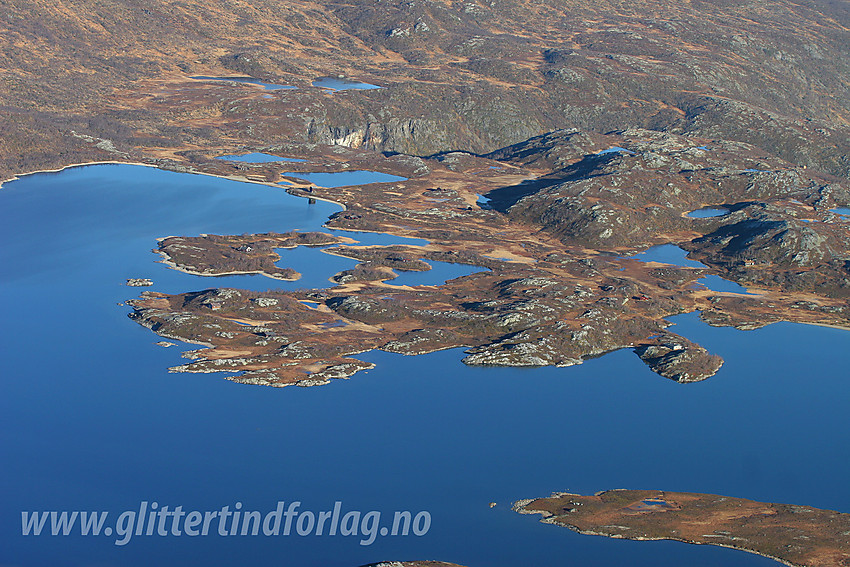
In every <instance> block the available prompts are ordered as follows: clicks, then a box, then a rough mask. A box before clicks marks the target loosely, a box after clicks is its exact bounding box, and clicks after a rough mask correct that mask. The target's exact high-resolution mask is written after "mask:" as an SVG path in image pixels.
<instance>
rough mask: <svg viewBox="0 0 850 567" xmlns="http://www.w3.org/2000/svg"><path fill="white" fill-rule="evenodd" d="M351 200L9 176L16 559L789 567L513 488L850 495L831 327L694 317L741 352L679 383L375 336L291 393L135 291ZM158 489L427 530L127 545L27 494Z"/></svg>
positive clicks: (843, 389) (630, 365)
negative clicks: (524, 503) (532, 502)
mask: <svg viewBox="0 0 850 567" xmlns="http://www.w3.org/2000/svg"><path fill="white" fill-rule="evenodd" d="M337 210H339V207H337V206H334V205H331V204H328V203H321V202H320V203H317V204H316V205H313V206H309V205H307V203H306V201H305V200H303V199H298V198H296V197H292V196H289V195H287V194H285V192H284V191H282V190H280V189H276V188H274V187H268V186H265V185H259V184H246V183H238V182H235V181H230V180H225V179H218V178H212V177H205V176H192V175H187V174H177V173H171V172H164V171H159V170H155V169H150V168H140V167H134V166H93V167H87V168H79V169H73V170H68V171H65V172H63V173H61V174H57V175H53V176H48V175H45V176H42V175H35V176H30V177H26V178H22V179H21V180H19V181H14V182H10V183H9V184H8V185H5V186H4V187H3V189H2V190H0V217H2V218H0V220H2V222H0V237H1V238H2V239H3V242H4V246H2V247H0V265H2V266H3V271H2V273H0V310H2V313H3V317H4V318H5V320H6V321H10V322H14V324H13V325H3V326H0V341H2V343H1V344H2V345H3V349H4V368H3V371H4V372H3V375H4V377H6V378H7V379H5V380H2V381H0V416H2V417H0V420H2V425H3V427H2V428H0V431H2V433H0V454H2V458H3V466H4V469H3V478H2V482H0V498H2V502H3V506H4V510H6V511H7V512H8V513H7V514H3V515H0V533H3V534H4V536H3V541H4V543H5V544H6V545H4V553H3V555H4V557H3V559H4V561H5V562H7V563H9V564H15V565H22V566H30V565H33V566H35V565H53V564H60V563H61V564H63V565H72V566H77V565H91V564H109V565H117V566H125V565H126V566H143V565H152V564H156V565H163V566H166V567H170V566H182V565H186V564H192V563H198V562H203V563H204V564H209V565H212V566H222V567H224V566H232V565H235V564H241V563H243V562H244V558H245V557H246V556H247V555H249V554H250V556H251V564H252V565H257V566H260V567H264V566H275V567H278V566H280V565H293V566H301V565H305V566H306V565H317V566H318V565H322V566H334V567H343V566H346V567H352V566H355V565H361V564H365V563H371V562H377V561H381V560H385V559H387V558H402V559H406V558H440V559H446V560H451V561H456V562H458V563H461V564H465V565H470V566H473V567H474V566H476V565H493V566H499V567H516V566H524V565H562V564H565V563H567V564H575V565H594V566H597V567H621V566H622V565H625V564H628V565H630V566H632V567H659V566H670V567H674V566H679V565H689V566H691V567H713V566H716V565H724V567H727V566H728V567H745V566H764V567H767V566H771V565H775V562H773V561H770V560H768V559H765V558H762V557H758V556H755V555H751V554H746V553H742V552H737V551H734V550H729V549H721V548H716V547H708V546H689V545H686V544H681V543H676V542H651V543H650V542H634V541H617V540H612V539H608V538H598V537H589V536H581V535H578V534H574V533H571V532H569V531H567V530H560V529H556V528H554V527H552V526H545V525H541V524H539V523H538V517H537V516H522V515H519V514H516V513H513V512H511V511H510V509H509V508H510V506H509V505H510V503H511V502H512V501H513V500H516V499H518V498H522V497H534V496H545V495H548V494H549V493H551V492H552V491H556V490H570V491H574V492H579V493H583V494H590V493H593V492H596V491H598V490H604V489H610V488H618V487H629V488H657V489H662V490H674V491H694V492H707V493H713V494H728V495H730V496H742V497H746V498H752V499H754V500H757V501H762V502H788V503H798V504H807V505H812V506H817V507H820V508H828V509H835V510H840V511H843V512H850V492H848V491H847V490H846V478H845V477H846V470H847V468H848V464H850V429H848V428H847V427H846V423H845V421H846V407H845V406H846V400H847V399H848V397H850V381H848V380H847V379H846V372H844V369H845V368H846V365H847V352H850V340H848V336H850V335H848V334H847V333H846V332H843V331H839V330H836V329H831V328H823V327H813V326H803V325H792V324H787V323H780V324H775V325H770V326H768V327H766V328H764V329H759V330H756V331H748V332H742V331H737V330H735V329H731V328H714V327H709V326H707V325H705V324H703V323H702V322H700V321H699V320H698V318H697V316H696V314H690V315H685V316H680V317H675V318H673V321H674V323H675V326H674V327H673V331H674V332H677V333H680V334H682V335H684V336H686V337H688V338H690V339H692V340H695V341H697V342H699V343H700V344H702V345H704V346H705V347H706V348H708V349H709V350H710V351H711V352H714V353H717V354H719V355H721V356H723V357H724V358H725V360H726V364H725V365H724V366H723V368H722V369H721V371H720V373H718V375H717V376H715V377H713V378H711V379H709V380H706V381H704V382H700V383H697V384H689V385H683V384H677V383H675V382H672V381H670V380H665V379H662V378H659V377H658V376H657V375H655V374H654V373H652V372H651V371H650V370H648V369H647V368H646V367H645V366H644V365H643V364H642V363H641V362H640V361H639V360H638V359H637V357H635V356H634V354H632V353H631V352H629V351H626V350H623V351H618V352H615V353H611V354H609V355H606V356H603V357H600V358H597V359H594V360H590V361H587V362H586V363H585V364H582V365H580V366H576V367H570V368H539V369H520V368H472V367H466V366H464V365H463V364H461V363H460V359H461V358H462V356H463V352H462V350H463V349H452V350H448V351H442V352H437V353H432V354H429V355H424V356H419V357H415V356H402V355H395V354H389V353H383V352H369V353H364V354H362V355H359V358H362V359H364V360H368V361H371V362H375V363H376V364H377V365H378V366H377V368H375V369H374V370H371V371H369V372H365V373H360V374H358V375H357V376H356V377H354V378H352V379H351V380H339V381H334V382H333V383H332V384H331V385H328V386H322V387H316V388H306V389H302V388H284V389H273V388H261V387H252V386H245V385H241V384H234V383H231V382H227V381H225V380H221V379H219V378H218V377H217V376H216V375H204V374H168V373H167V372H166V368H167V367H169V366H173V365H176V364H181V363H183V362H185V360H184V359H182V358H181V357H180V353H179V351H178V350H177V349H174V348H171V349H165V348H160V347H157V346H155V345H154V344H153V343H154V342H156V341H158V340H159V338H158V337H157V336H156V335H154V334H153V333H151V332H150V331H149V330H147V329H144V328H142V327H140V326H138V325H136V324H135V323H132V322H131V321H129V320H128V319H127V317H126V313H127V311H128V309H127V308H126V307H122V306H119V305H117V303H119V302H121V301H124V300H125V299H127V298H128V297H132V296H134V295H135V294H136V293H138V290H135V289H131V288H128V287H126V286H125V285H124V281H125V279H126V278H127V277H136V276H139V277H151V276H153V279H154V282H155V286H154V288H152V289H153V290H154V291H164V292H178V291H188V290H192V289H201V288H203V287H206V286H208V285H210V282H212V281H215V279H212V278H199V277H194V276H189V275H187V274H180V273H178V272H175V271H173V270H167V269H165V268H164V267H163V266H161V265H158V264H155V263H154V260H155V259H156V256H155V255H153V254H151V252H150V249H151V247H152V246H153V244H154V242H155V241H154V239H155V238H156V237H160V236H165V235H169V234H181V235H183V234H186V235H195V234H199V233H202V232H204V233H219V234H233V233H235V234H239V233H242V232H263V231H269V230H273V231H278V232H282V231H286V230H289V229H292V228H299V229H301V230H315V229H317V228H318V227H319V226H320V225H321V223H322V222H323V220H324V219H325V218H326V217H327V215H328V214H330V213H332V212H334V211H337ZM314 252H315V254H316V258H317V260H321V261H322V262H323V261H325V260H327V259H328V258H330V257H328V256H327V255H325V254H322V253H320V252H318V251H314ZM319 263H321V262H319ZM263 279H265V280H266V281H268V282H272V283H274V282H273V280H268V279H267V278H263ZM313 305H314V306H317V305H316V304H313ZM305 308H307V307H306V306H305ZM327 332H335V331H333V330H332V329H329V330H328V331H327ZM807 376H817V377H818V379H817V380H808V379H805V377H807ZM647 408H663V411H648V409H647ZM825 431H828V432H829V435H824V433H823V432H825ZM659 455H662V457H661V458H659ZM670 455H674V457H675V458H669V456H670ZM789 455H791V456H793V458H789ZM142 500H147V501H154V500H155V501H157V502H158V503H159V504H160V505H169V506H171V507H172V509H173V507H175V506H178V505H180V506H183V507H184V509H186V510H219V509H221V508H222V506H225V505H229V506H230V507H231V510H232V509H233V506H234V503H235V502H242V503H243V504H244V509H245V510H262V511H266V510H270V509H274V507H275V503H276V502H277V501H279V500H283V501H285V502H289V501H294V500H297V501H300V502H301V509H303V510H315V511H322V510H329V509H331V508H332V507H333V503H334V501H336V500H340V501H342V502H343V503H344V507H345V509H347V510H364V511H367V510H379V511H381V512H383V513H384V514H386V515H389V516H391V514H392V512H393V511H394V510H412V511H417V510H428V511H429V512H430V513H431V516H432V518H433V522H432V527H431V530H430V531H429V532H428V534H427V535H426V536H423V537H412V536H411V537H395V538H393V537H387V538H380V537H379V538H378V539H377V540H376V541H375V543H374V544H373V545H371V546H361V545H359V543H358V541H359V538H351V537H349V538H345V537H328V536H322V537H317V536H312V537H297V536H294V535H293V536H290V537H282V536H281V537H278V538H267V537H262V536H260V537H251V536H246V537H221V536H218V535H210V536H208V537H206V538H191V537H170V536H169V537H159V536H144V535H141V536H138V537H134V538H133V540H132V541H131V542H130V543H129V544H128V545H127V546H126V547H123V548H122V547H117V546H115V545H114V543H113V539H114V538H109V537H104V536H101V537H80V536H76V535H72V536H67V537H62V538H51V537H32V536H30V537H26V538H25V537H22V536H20V535H17V534H20V531H19V529H20V516H19V515H18V514H19V512H20V511H23V510H56V509H59V510H61V509H67V510H107V511H110V512H111V513H112V514H113V516H115V515H117V514H119V513H120V512H121V511H124V510H134V509H138V507H139V503H140V501H142ZM489 502H497V503H498V506H497V507H495V508H492V509H491V508H490V507H489V506H488V503H489ZM458 534H462V537H458Z"/></svg>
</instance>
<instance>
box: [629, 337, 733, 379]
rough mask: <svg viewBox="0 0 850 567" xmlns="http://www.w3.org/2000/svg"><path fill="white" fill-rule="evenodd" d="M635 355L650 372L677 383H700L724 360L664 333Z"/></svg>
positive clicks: (718, 367)
mask: <svg viewBox="0 0 850 567" xmlns="http://www.w3.org/2000/svg"><path fill="white" fill-rule="evenodd" d="M635 353H636V354H637V355H638V356H639V357H640V359H641V360H642V361H644V362H645V363H646V365H647V366H649V367H650V368H651V369H652V371H653V372H655V373H656V374H660V375H661V376H664V377H665V378H669V379H671V380H675V381H676V382H699V381H701V380H705V379H706V378H709V377H711V376H714V375H715V374H716V373H717V371H718V370H720V367H721V366H723V359H722V358H720V357H719V356H717V355H714V354H709V353H708V351H707V350H705V349H704V348H703V347H701V346H699V345H697V344H694V343H692V342H691V341H689V340H688V339H686V338H684V337H680V336H678V335H673V334H670V333H665V334H664V335H663V336H662V337H659V338H658V339H656V340H655V343H654V344H648V345H641V346H639V347H637V348H636V349H635Z"/></svg>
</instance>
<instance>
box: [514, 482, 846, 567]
mask: <svg viewBox="0 0 850 567" xmlns="http://www.w3.org/2000/svg"><path fill="white" fill-rule="evenodd" d="M514 509H515V510H516V511H517V512H520V513H522V514H541V515H542V516H543V519H542V520H541V521H543V522H545V523H548V524H555V525H558V526H564V527H567V528H570V529H572V530H574V531H577V532H579V533H582V534H589V535H603V536H607V537H611V538H618V539H634V540H659V539H672V540H677V541H683V542H686V543H694V544H704V545H717V546H722V547H731V548H733V549H739V550H742V551H748V552H751V553H757V554H759V555H763V556H765V557H770V558H771V559H775V560H777V561H779V562H781V563H784V564H785V565H791V566H793V567H826V566H835V567H840V566H843V565H850V514H842V513H839V512H832V511H829V510H820V509H818V508H812V507H810V506H794V505H788V504H766V503H762V502H754V501H752V500H746V499H743V498H731V497H726V496H715V495H713V494H694V493H690V492H665V491H658V490H608V491H605V492H600V493H598V494H595V495H593V496H581V495H578V494H568V493H559V494H553V495H552V496H550V497H548V498H538V499H536V500H521V501H519V502H517V503H516V504H515V505H514Z"/></svg>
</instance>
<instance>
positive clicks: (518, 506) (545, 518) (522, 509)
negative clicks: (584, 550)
mask: <svg viewBox="0 0 850 567" xmlns="http://www.w3.org/2000/svg"><path fill="white" fill-rule="evenodd" d="M563 494H564V495H573V494H571V493H563ZM535 500H539V498H531V499H523V500H517V501H516V502H514V503H513V505H512V507H511V509H512V510H513V511H514V512H517V513H519V514H524V515H529V516H532V515H535V514H540V515H541V516H542V517H541V518H540V520H539V522H540V523H541V524H549V525H551V526H558V527H561V528H567V529H568V530H570V531H572V532H575V533H577V534H580V535H588V536H599V537H607V538H608V539H624V540H630V541H676V542H679V543H686V544H688V545H708V546H713V547H724V548H726V549H734V550H735V551H743V552H745V553H752V554H753V555H759V556H761V557H765V558H767V559H771V560H773V561H776V562H778V563H781V564H783V565H787V566H788V567H804V566H803V565H800V564H797V563H791V562H790V561H786V560H784V559H781V558H779V557H774V556H773V555H768V554H766V553H762V552H760V551H756V550H754V549H748V548H746V547H737V546H734V545H732V544H728V543H720V542H718V543H714V542H708V541H694V540H689V539H684V538H677V537H642V536H639V537H628V536H625V535H619V534H617V535H611V534H606V533H604V532H597V531H593V530H583V529H581V528H579V527H578V526H575V525H573V524H570V523H567V522H559V521H558V517H559V516H554V515H552V513H551V512H548V511H546V510H534V509H531V508H527V507H526V506H528V505H529V504H531V503H532V502H534V501H535Z"/></svg>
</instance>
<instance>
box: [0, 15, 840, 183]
mask: <svg viewBox="0 0 850 567" xmlns="http://www.w3.org/2000/svg"><path fill="white" fill-rule="evenodd" d="M3 8H4V9H3V11H2V14H0V26H2V33H0V45H1V46H2V49H0V68H2V69H3V73H2V82H0V108H2V113H0V128H2V131H3V136H2V139H0V175H3V176H4V177H6V176H8V174H10V173H18V172H22V171H27V170H32V169H38V168H42V167H47V166H58V165H63V164H67V163H72V162H75V161H81V160H89V159H107V158H109V159H117V160H144V161H147V160H150V159H154V158H156V159H166V160H174V161H177V162H180V161H184V157H183V156H182V155H180V152H181V150H185V149H187V148H193V149H204V148H208V149H209V148H220V147H221V146H227V147H228V148H231V149H238V148H240V147H242V146H249V147H263V146H269V145H274V144H279V143H281V142H282V141H287V142H316V143H336V144H342V145H347V146H351V147H361V146H367V147H369V148H371V149H378V150H388V151H398V152H404V153H412V154H417V155H430V154H434V153H437V152H441V151H448V150H458V149H460V150H468V151H473V152H477V153H482V152H487V151H492V150H495V149H497V148H499V147H503V146H507V145H510V144H514V143H517V142H520V141H522V140H525V139H528V138H530V137H532V136H535V135H538V134H542V133H544V132H548V131H552V130H555V129H558V128H564V127H578V128H581V129H583V130H586V131H590V132H608V131H612V130H623V129H626V128H628V127H634V126H637V127H644V128H649V129H653V130H662V131H666V132H670V133H677V134H692V135H697V136H703V137H708V138H722V139H727V140H734V141H741V142H746V143H750V144H753V145H756V146H759V147H762V148H765V149H766V150H767V151H769V152H770V153H772V154H774V155H776V156H777V157H781V158H783V159H785V160H787V161H790V162H792V163H794V164H796V165H805V166H808V167H816V168H817V169H820V170H822V171H824V172H826V173H830V174H833V175H836V176H841V177H847V176H848V175H850V161H848V157H847V155H848V153H850V152H848V150H850V96H848V92H850V91H848V89H850V85H848V81H850V57H848V55H850V41H848V26H850V15H849V14H848V9H847V6H846V3H844V2H827V1H818V2H814V1H809V2H790V1H785V0H773V1H767V2H755V1H752V2H747V1H740V2H730V1H725V0H724V1H721V0H717V1H698V0H693V1H685V2H681V1H672V0H642V1H636V2H607V1H606V2H602V1H601V0H590V1H581V2H577V1H563V2H557V3H551V2H543V1H521V0H493V1H490V2H483V1H482V2H448V1H436V0H431V1H422V2H415V3H413V2H400V1H387V2H366V1H353V0H352V1H347V2H346V1H332V0H319V1H315V2H306V1H300V0H292V1H287V2H278V1H272V0H255V1H252V2H247V1H243V0H231V1H228V2H198V1H194V2H193V1H179V2H178V1H167V0H158V1H144V2H142V1H137V0H123V1H119V0H105V1H94V0H59V1H53V2H44V1H40V0H26V1H24V0H12V1H11V2H6V3H4V5H3ZM327 75H330V76H334V77H336V76H339V75H343V76H346V77H353V78H356V79H359V80H365V81H368V82H371V83H374V84H377V85H380V86H383V87H385V88H383V89H376V90H372V91H363V92H354V91H348V92H344V93H336V94H329V93H328V92H327V91H326V90H324V89H321V88H316V87H312V86H311V82H312V80H314V79H316V78H317V77H321V76H327ZM194 76H242V77H246V76H248V77H253V78H256V79H260V80H263V81H266V82H270V83H275V84H285V85H291V86H295V87H298V88H297V89H291V90H277V91H264V90H263V89H262V87H258V86H251V85H245V84H237V83H223V82H216V83H212V82H209V81H198V80H193V79H191V78H190V77H194ZM264 94H265V95H267V96H268V97H270V98H264V96H263V95H264Z"/></svg>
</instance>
